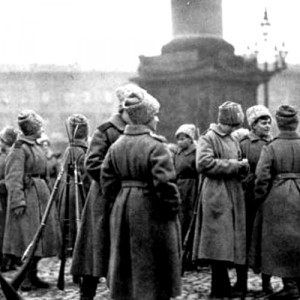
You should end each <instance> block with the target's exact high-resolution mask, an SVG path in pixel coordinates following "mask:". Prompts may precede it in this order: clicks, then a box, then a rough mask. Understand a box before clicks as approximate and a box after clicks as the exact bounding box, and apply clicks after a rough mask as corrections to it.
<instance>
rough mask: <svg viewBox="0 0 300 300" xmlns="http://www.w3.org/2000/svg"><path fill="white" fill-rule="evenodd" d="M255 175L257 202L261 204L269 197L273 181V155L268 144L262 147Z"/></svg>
mask: <svg viewBox="0 0 300 300" xmlns="http://www.w3.org/2000/svg"><path fill="white" fill-rule="evenodd" d="M255 175H256V180H255V190H254V192H255V202H256V203H257V204H260V203H262V202H263V201H264V199H265V198H266V197H267V195H268V193H269V191H270V187H271V183H272V156H271V153H270V148H269V147H267V146H264V147H263V148H262V151H261V154H260V157H259V161H258V163H257V166H256V171H255Z"/></svg>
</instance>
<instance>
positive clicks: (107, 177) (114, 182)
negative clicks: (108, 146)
mask: <svg viewBox="0 0 300 300" xmlns="http://www.w3.org/2000/svg"><path fill="white" fill-rule="evenodd" d="M98 180H99V179H98ZM100 182H101V186H102V192H103V196H104V198H105V199H108V200H109V202H114V201H115V199H116V197H117V195H118V193H119V191H120V188H121V186H120V180H119V176H118V175H117V174H116V172H115V168H114V166H113V163H112V155H111V150H108V153H107V155H106V157H105V159H104V161H103V164H102V170H101V177H100Z"/></svg>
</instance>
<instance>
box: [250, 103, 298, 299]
mask: <svg viewBox="0 0 300 300" xmlns="http://www.w3.org/2000/svg"><path fill="white" fill-rule="evenodd" d="M275 119H276V122H277V126H278V129H279V134H278V136H277V137H276V138H274V139H273V141H272V142H270V143H269V144H268V145H266V146H264V147H263V148H262V152H261V155H260V158H259V161H258V164H257V168H256V173H255V175H256V181H255V190H254V192H255V202H256V205H257V206H259V210H260V214H257V216H256V220H255V223H254V228H253V239H252V244H251V249H250V257H249V259H250V266H251V267H253V268H254V270H260V271H261V272H262V273H263V274H267V275H269V276H273V275H274V276H278V277H282V278H283V283H284V288H283V290H281V291H280V292H278V293H277V294H275V295H273V296H271V297H270V299H295V298H297V299H298V297H299V295H296V293H295V290H294V289H293V288H292V285H291V279H292V278H293V280H294V281H295V282H296V284H297V286H298V290H299V289H300V259H299V258H300V233H299V227H300V219H299V215H300V202H299V198H300V159H299V152H300V137H299V135H298V134H297V133H296V129H297V127H298V124H299V117H298V111H297V110H296V109H295V108H294V107H292V106H289V105H281V106H279V107H278V109H277V111H276V114H275Z"/></svg>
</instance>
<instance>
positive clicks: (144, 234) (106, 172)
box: [101, 91, 181, 300]
mask: <svg viewBox="0 0 300 300" xmlns="http://www.w3.org/2000/svg"><path fill="white" fill-rule="evenodd" d="M124 107H125V108H124V109H125V110H126V111H127V113H128V116H129V118H130V121H131V122H130V125H127V126H126V127H125V131H124V135H122V136H121V137H120V138H119V139H118V140H117V141H116V142H115V143H114V144H113V145H112V146H111V148H110V149H109V151H108V154H107V156H106V157H105V160H104V162H103V169H102V172H101V183H102V186H103V195H104V200H105V201H104V202H105V203H108V204H109V205H113V207H112V211H111V214H110V213H109V214H108V217H110V236H111V247H110V261H109V271H108V278H107V282H108V286H109V288H110V292H111V297H112V299H115V300H121V299H122V300H123V299H145V300H158V299H159V300H167V299H170V298H171V297H176V296H179V295H180V292H181V257H180V244H181V239H180V224H179V219H178V216H177V213H178V210H179V204H180V196H179V192H178V188H177V186H176V183H175V180H176V172H175V169H174V165H173V162H172V158H171V155H170V151H169V150H168V149H167V145H166V144H165V139H164V138H163V139H162V138H161V137H158V136H156V135H155V134H154V133H153V132H155V130H156V126H157V123H158V117H157V114H158V111H159V103H158V101H157V100H156V99H155V98H153V97H152V96H151V95H149V94H148V93H147V92H145V91H144V92H143V93H133V94H131V95H130V96H128V98H127V99H125V102H124Z"/></svg>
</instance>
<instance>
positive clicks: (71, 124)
mask: <svg viewBox="0 0 300 300" xmlns="http://www.w3.org/2000/svg"><path fill="white" fill-rule="evenodd" d="M67 126H68V131H69V134H70V137H71V139H72V140H71V141H69V142H70V144H69V145H68V147H67V149H66V150H65V153H64V155H63V168H64V170H65V172H64V175H63V178H62V182H63V183H64V184H62V185H61V186H60V187H59V192H58V214H59V220H60V223H61V229H63V227H64V226H65V225H66V224H64V221H65V220H64V219H65V210H66V209H68V220H69V222H68V226H67V228H66V230H67V231H66V236H65V237H64V238H67V249H69V253H68V254H69V255H71V254H72V252H73V248H74V244H75V240H76V235H77V229H76V226H77V225H76V218H77V216H76V197H75V196H76V195H75V177H74V167H75V166H74V164H75V163H76V164H77V169H78V178H77V182H78V185H77V188H78V199H77V200H78V203H77V204H78V205H79V207H78V209H79V213H80V215H81V211H82V208H83V206H84V202H85V195H86V193H87V191H88V188H89V184H87V182H86V181H87V180H86V179H89V178H88V176H87V174H86V171H85V168H84V159H85V154H86V151H87V148H88V145H87V140H88V134H89V126H88V120H87V118H86V117H85V116H84V115H81V114H73V115H71V116H70V117H69V118H68V120H67ZM67 176H69V178H70V179H69V180H70V181H69V182H70V184H69V186H67V185H66V184H65V183H66V181H67V180H66V178H67ZM89 181H90V180H89ZM83 182H85V186H83ZM67 188H68V189H69V191H68V197H69V198H68V201H66V197H67ZM86 188H87V190H85V189H86ZM67 204H68V207H66V205H67ZM62 232H63V230H62Z"/></svg>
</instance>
